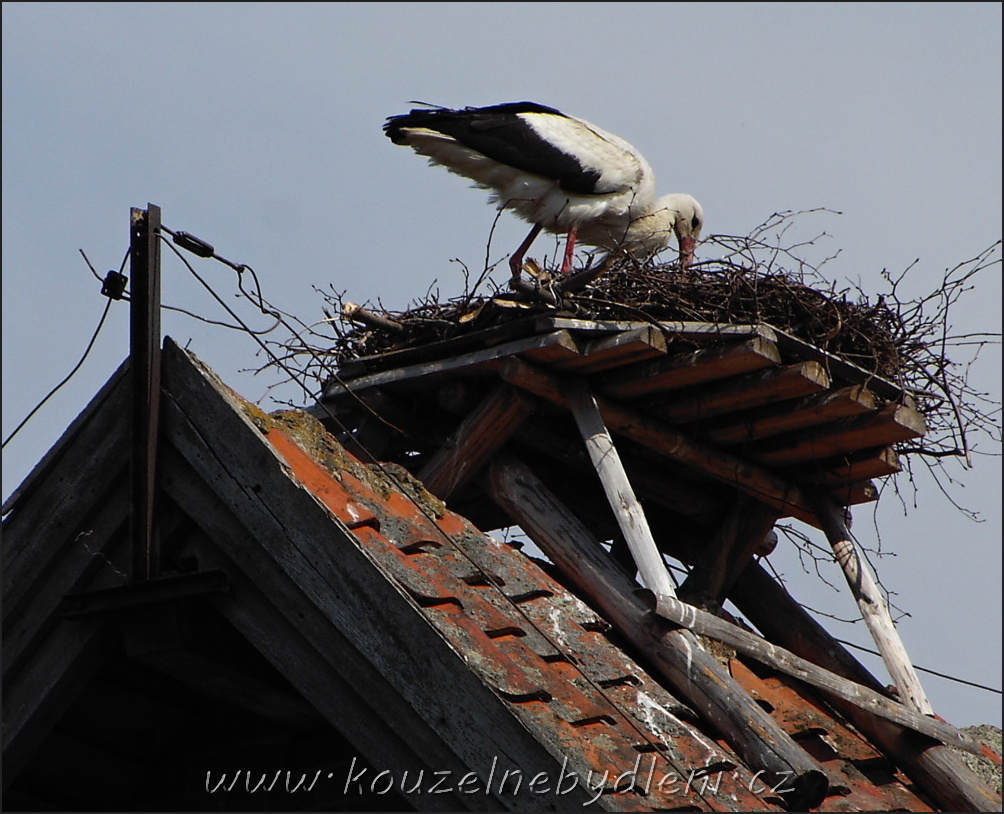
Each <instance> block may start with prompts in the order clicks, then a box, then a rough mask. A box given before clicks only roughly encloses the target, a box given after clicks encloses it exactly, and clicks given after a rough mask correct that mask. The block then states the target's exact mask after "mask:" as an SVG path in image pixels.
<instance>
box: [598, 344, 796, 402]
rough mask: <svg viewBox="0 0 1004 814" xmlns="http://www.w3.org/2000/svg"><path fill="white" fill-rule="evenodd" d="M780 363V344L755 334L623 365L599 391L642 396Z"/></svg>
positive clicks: (615, 394) (608, 393)
mask: <svg viewBox="0 0 1004 814" xmlns="http://www.w3.org/2000/svg"><path fill="white" fill-rule="evenodd" d="M779 364H781V354H780V352H779V351H778V349H777V347H776V346H775V345H774V344H773V343H771V342H768V341H767V340H766V339H763V338H762V337H755V338H754V339H748V340H746V341H744V342H736V343H730V344H726V345H721V346H718V347H714V348H702V349H700V350H695V351H689V352H687V353H678V354H674V355H672V356H667V357H665V358H662V359H654V360H651V361H648V362H639V363H638V364H635V365H630V366H629V367H625V368H621V369H619V370H617V371H616V372H615V373H609V374H607V375H606V376H605V377H604V379H603V382H602V383H601V384H598V385H597V391H598V392H600V393H602V394H603V395H605V396H609V397H611V398H627V399H631V398H639V397H641V396H648V395H652V394H653V393H662V392H665V391H667V390H676V389H679V388H681V387H688V386H691V385H695V384H704V383H705V382H712V381H717V380H718V379H727V378H729V377H730V376H738V375H740V374H742V373H749V372H750V371H753V370H760V369H762V368H765V367H772V366H774V365H779Z"/></svg>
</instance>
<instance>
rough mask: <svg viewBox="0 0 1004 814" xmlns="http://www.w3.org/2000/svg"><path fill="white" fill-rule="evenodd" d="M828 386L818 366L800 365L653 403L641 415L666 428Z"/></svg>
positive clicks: (821, 369) (775, 369) (817, 390)
mask: <svg viewBox="0 0 1004 814" xmlns="http://www.w3.org/2000/svg"><path fill="white" fill-rule="evenodd" d="M829 386H830V377H829V376H827V375H826V371H825V370H823V368H822V366H821V365H820V364H819V363H818V362H800V363H798V364H796V365H788V366H787V367H782V368H770V369H767V370H761V371H757V372H756V373H751V374H749V375H746V376H738V377H735V378H732V379H729V380H727V381H726V382H723V383H721V384H718V385H710V386H708V387H704V388H701V391H700V392H699V393H695V394H694V395H692V396H689V397H684V398H674V399H669V400H667V401H666V402H665V403H658V402H653V403H652V404H648V405H646V406H645V412H646V413H650V414H651V415H654V416H656V417H658V418H661V419H662V420H663V421H668V422H669V423H670V424H686V423H688V422H691V421H703V420H705V419H709V418H714V417H715V416H719V415H723V414H725V413H734V412H738V411H739V410H749V409H751V408H754V407H761V406H763V405H765V404H772V403H774V402H778V401H786V400H788V399H794V398H799V397H800V396H807V395H810V394H813V393H819V392H821V391H823V390H826V389H827V388H829Z"/></svg>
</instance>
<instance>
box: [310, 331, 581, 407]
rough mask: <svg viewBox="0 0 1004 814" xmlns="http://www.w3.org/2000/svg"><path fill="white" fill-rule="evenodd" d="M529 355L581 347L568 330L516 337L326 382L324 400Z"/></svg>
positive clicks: (563, 353)
mask: <svg viewBox="0 0 1004 814" xmlns="http://www.w3.org/2000/svg"><path fill="white" fill-rule="evenodd" d="M516 355H521V356H526V357H527V358H528V359H533V360H535V361H538V362H542V363H551V362H555V361H558V360H559V359H568V358H573V357H578V356H579V355H580V352H579V347H578V345H576V344H575V340H574V339H572V335H571V334H570V333H568V331H554V332H553V333H549V334H543V335H540V336H530V337H527V338H526V339H517V340H515V341H512V342H506V343H503V344H501V345H494V346H492V347H490V348H483V349H482V350H477V351H473V352H471V353H465V354H462V355H460V356H452V357H449V358H447V359H441V360H438V361H432V362H420V363H418V364H413V365H408V366H406V367H398V368H394V369H393V370H387V371H384V372H381V373H371V374H368V375H365V376H360V377H359V378H356V379H348V380H345V379H340V380H339V381H336V382H331V383H330V384H328V385H327V387H326V388H325V391H324V397H323V399H322V401H329V400H331V399H337V398H340V397H345V396H347V395H348V394H350V393H358V392H361V391H364V390H369V389H371V388H373V387H387V386H396V387H402V386H408V385H411V386H412V387H415V386H418V387H426V386H428V383H429V381H430V379H435V378H438V377H440V376H445V375H448V374H451V373H456V372H457V371H459V370H464V371H470V370H478V369H480V370H481V371H482V372H488V371H490V370H492V369H493V368H494V367H495V366H496V365H497V363H498V362H499V360H502V359H505V358H506V357H509V356H516Z"/></svg>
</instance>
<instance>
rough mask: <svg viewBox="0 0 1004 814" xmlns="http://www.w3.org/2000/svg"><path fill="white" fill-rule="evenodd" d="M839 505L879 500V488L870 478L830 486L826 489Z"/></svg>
mask: <svg viewBox="0 0 1004 814" xmlns="http://www.w3.org/2000/svg"><path fill="white" fill-rule="evenodd" d="M824 491H825V492H826V493H827V495H829V497H830V499H831V500H832V501H833V502H834V503H836V504H837V505H838V506H857V505H858V504H860V503H872V502H873V501H876V500H878V497H879V490H878V487H877V486H875V484H874V483H872V482H871V481H870V480H859V481H854V482H853V483H845V484H843V485H842V486H828V487H826V489H825V490H824Z"/></svg>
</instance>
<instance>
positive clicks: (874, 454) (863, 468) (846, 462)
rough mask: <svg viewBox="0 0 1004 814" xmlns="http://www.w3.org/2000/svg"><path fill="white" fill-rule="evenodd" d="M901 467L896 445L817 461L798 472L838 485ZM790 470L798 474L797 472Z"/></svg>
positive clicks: (800, 476)
mask: <svg viewBox="0 0 1004 814" xmlns="http://www.w3.org/2000/svg"><path fill="white" fill-rule="evenodd" d="M901 469H902V467H901V466H900V463H899V455H897V454H896V450H894V449H893V448H892V447H879V448H878V449H866V450H863V451H861V452H855V453H854V454H853V455H846V456H844V457H842V458H832V459H829V460H825V461H813V462H812V463H811V464H809V465H807V466H806V467H805V469H804V471H802V472H800V473H799V474H798V479H799V480H801V481H803V482H805V483H815V484H818V485H820V486H823V487H826V488H828V489H834V488H836V487H838V486H843V485H845V484H848V483H854V482H855V481H859V480H866V479H868V478H884V477H886V476H887V475H895V474H896V473H897V472H899V471H900V470H901ZM790 474H791V475H793V476H794V473H790Z"/></svg>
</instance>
